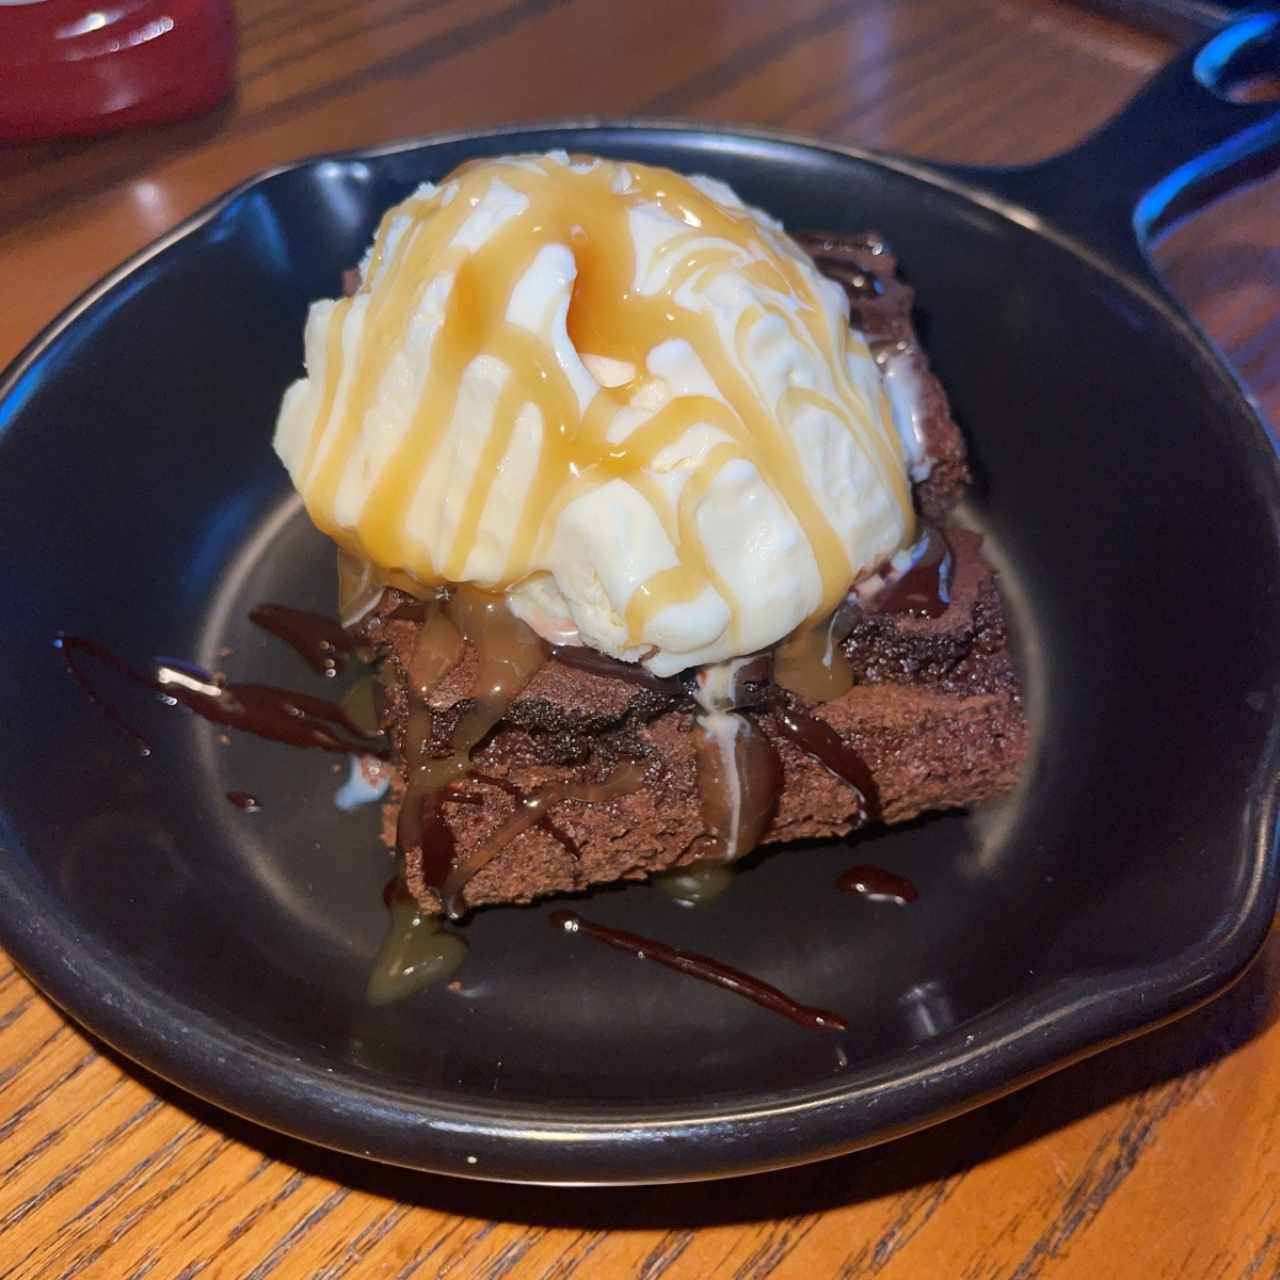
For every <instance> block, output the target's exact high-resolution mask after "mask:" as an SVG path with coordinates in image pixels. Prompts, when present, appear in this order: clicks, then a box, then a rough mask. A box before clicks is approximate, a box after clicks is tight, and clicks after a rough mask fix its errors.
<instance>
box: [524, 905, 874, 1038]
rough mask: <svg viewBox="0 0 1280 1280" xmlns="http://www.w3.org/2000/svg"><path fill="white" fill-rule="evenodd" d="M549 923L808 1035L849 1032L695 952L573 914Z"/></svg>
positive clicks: (840, 1022)
mask: <svg viewBox="0 0 1280 1280" xmlns="http://www.w3.org/2000/svg"><path fill="white" fill-rule="evenodd" d="M548 923H549V924H550V925H551V927H552V928H553V929H560V930H561V931H563V932H564V933H585V934H586V935H587V936H588V937H591V938H595V939H596V940H597V941H599V942H603V943H604V944H605V945H606V946H609V947H614V948H615V949H616V950H618V951H625V952H627V953H628V954H629V955H633V956H635V957H636V958H637V959H639V960H652V961H653V962H654V963H655V964H660V965H664V966H665V967H666V968H668V969H674V970H675V971H676V972H677V973H683V974H686V975H687V976H688V977H690V978H697V979H698V980H699V981H701V982H709V983H711V984H712V985H713V986H717V987H723V988H724V989H725V990H726V991H732V992H733V993H734V995H738V996H743V997H745V998H746V999H748V1000H752V1001H754V1002H755V1003H756V1004H758V1005H760V1006H761V1007H763V1008H765V1009H768V1010H769V1012H770V1013H777V1014H780V1015H781V1016H782V1017H784V1018H788V1019H790V1020H791V1021H792V1022H794V1023H797V1024H798V1025H800V1026H802V1027H805V1028H807V1029H808V1030H810V1031H847V1030H848V1029H849V1024H848V1023H847V1022H846V1021H845V1020H844V1019H843V1018H842V1017H841V1016H840V1015H839V1014H838V1013H831V1012H829V1011H828V1010H826V1009H815V1008H813V1007H811V1006H809V1005H804V1004H798V1003H797V1002H796V1001H795V1000H793V999H792V998H791V997H790V996H789V995H786V994H785V993H784V992H781V991H779V990H778V988H777V987H772V986H770V985H769V984H768V983H767V982H762V981H761V980H760V979H759V978H753V977H752V976H751V975H750V974H749V973H743V972H742V970H740V969H734V968H731V967H730V966H729V965H727V964H721V963H720V961H719V960H714V959H712V958H711V957H710V956H704V955H700V954H699V953H698V952H696V951H685V950H683V949H682V948H681V947H671V946H668V945H667V944H666V943H665V942H655V941H654V939H652V938H642V937H641V936H640V935H639V934H637V933H628V932H627V931H626V930H624V929H611V928H609V927H608V926H607V925H602V924H594V923H592V922H591V921H590V920H584V919H583V918H582V917H581V916H579V915H577V914H575V913H574V912H572V911H553V912H552V913H551V915H550V916H549V917H548Z"/></svg>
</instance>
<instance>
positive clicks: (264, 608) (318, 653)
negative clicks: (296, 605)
mask: <svg viewBox="0 0 1280 1280" xmlns="http://www.w3.org/2000/svg"><path fill="white" fill-rule="evenodd" d="M249 621H250V622H252V623H255V624H256V625H257V626H259V627H261V628H262V629H263V630H264V631H269V632H271V634H272V635H273V636H276V637H278V638H279V639H281V640H283V641H284V642H285V644H287V645H288V646H289V647H290V648H291V649H293V650H294V652H295V653H297V654H298V656H299V657H301V658H302V660H303V661H304V662H305V663H306V664H307V665H308V666H309V667H310V668H311V670H312V671H314V672H315V673H316V675H319V676H328V677H329V678H331V679H332V677H334V676H336V675H337V674H338V673H339V672H340V671H341V670H342V669H343V667H344V666H345V665H346V659H347V655H348V654H349V653H350V652H351V651H352V649H354V648H355V644H354V642H353V641H352V639H351V636H350V635H349V634H348V633H347V631H346V630H345V629H344V628H343V627H341V626H340V625H339V624H338V622H337V621H336V620H335V619H334V618H327V617H325V615H324V614H322V613H311V612H309V611H308V610H306V609H292V608H290V607H289V606H288V605H285V604H260V605H257V606H255V607H254V608H252V609H250V610H249Z"/></svg>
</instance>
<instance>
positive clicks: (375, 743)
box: [53, 632, 386, 758]
mask: <svg viewBox="0 0 1280 1280" xmlns="http://www.w3.org/2000/svg"><path fill="white" fill-rule="evenodd" d="M53 643H54V647H55V648H57V649H58V651H59V652H60V653H61V655H62V661H63V663H64V664H65V665H66V668H67V671H68V672H69V673H70V675H71V677H72V679H74V680H75V682H76V684H77V685H79V687H80V689H81V690H82V691H83V692H84V694H85V695H86V697H88V699H89V700H90V701H91V702H92V703H93V704H94V705H95V706H96V707H98V708H99V710H101V711H102V713H103V714H104V715H105V716H106V717H107V718H108V719H109V720H110V721H111V722H112V723H113V724H114V725H115V726H116V727H117V728H118V729H120V730H121V731H122V732H123V733H125V734H126V735H127V736H128V737H130V738H132V739H133V741H134V742H135V743H137V744H138V747H139V748H140V750H141V753H142V754H143V755H150V754H151V744H150V743H149V742H148V741H147V740H146V738H144V737H143V736H142V735H141V734H140V733H139V732H138V731H137V730H136V729H135V728H134V727H133V726H132V725H131V724H129V723H128V721H126V720H125V719H124V717H123V716H121V715H120V714H119V713H118V712H117V711H116V710H115V709H114V708H113V707H111V706H109V705H108V704H107V703H106V702H104V701H103V700H102V699H101V698H100V697H99V696H98V694H97V691H96V690H95V689H94V688H93V686H92V684H91V683H90V681H89V679H88V677H87V676H86V675H85V673H84V671H83V669H82V668H81V665H80V655H82V654H83V655H86V656H88V657H91V658H94V659H95V660H97V661H98V662H101V663H104V664H105V665H106V666H109V667H111V668H112V669H113V670H115V671H118V672H119V673H120V674H121V675H122V676H124V677H125V678H126V679H128V680H131V681H132V682H133V683H134V684H138V685H141V686H142V687H143V688H145V689H151V690H152V691H153V692H155V693H158V694H160V695H161V697H162V698H163V699H164V700H165V701H166V702H168V703H170V704H175V703H181V704H182V705H183V706H184V707H188V708H189V709H190V710H192V711H194V712H195V713H196V715H198V716H200V717H202V718H203V719H205V720H208V721H211V722H212V723H214V724H223V725H227V726H228V727H229V728H232V729H243V730H244V731H245V732H246V733H252V734H256V735H257V736H258V737H260V738H267V739H269V740H270V741H272V742H282V743H285V744H286V745H288V746H291V747H315V748H318V749H319V750H321V751H336V752H340V753H342V754H343V755H350V754H356V755H359V754H364V755H376V756H379V757H380V758H383V757H385V755H386V751H385V747H384V744H383V741H382V738H381V736H380V735H379V736H376V737H370V736H369V735H367V734H365V733H363V732H361V730H360V727H359V726H358V725H356V724H354V723H353V722H352V721H351V719H350V718H349V717H348V716H347V713H346V712H345V711H343V709H342V708H341V707H340V706H338V704H337V703H335V702H330V701H328V700H327V699H325V698H317V697H315V696H313V695H312V694H309V693H298V692H296V691H295V690H292V689H277V688H275V687H274V686H273V685H265V684H236V683H230V684H224V683H222V682H221V681H220V680H219V679H218V678H217V677H216V676H214V675H212V674H210V673H209V672H208V671H204V670H202V669H201V668H199V667H194V666H190V665H188V664H186V663H181V662H178V661H175V660H174V659H172V658H157V659H155V660H154V663H153V665H154V668H155V674H154V675H148V674H147V673H146V672H145V671H141V670H139V669H138V668H137V667H135V666H133V665H132V664H130V663H128V662H126V661H125V660H124V659H123V658H120V657H117V656H116V654H114V653H112V652H111V650H110V649H108V648H107V647H106V646H105V645H101V644H99V643H98V642H97V641H96V640H90V639H88V638H87V637H85V636H74V635H66V634H65V633H63V632H59V633H58V634H57V635H56V636H55V637H54V641H53Z"/></svg>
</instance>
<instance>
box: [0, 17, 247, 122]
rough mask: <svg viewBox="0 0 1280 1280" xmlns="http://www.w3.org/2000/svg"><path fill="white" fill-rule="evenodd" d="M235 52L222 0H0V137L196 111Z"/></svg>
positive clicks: (220, 91)
mask: <svg viewBox="0 0 1280 1280" xmlns="http://www.w3.org/2000/svg"><path fill="white" fill-rule="evenodd" d="M235 57H236V29H235V22H234V20H233V18H232V15H231V5H230V2H229V0H101V7H95V6H94V5H93V4H92V2H91V0H0V141H4V142H45V141H48V140H49V139H51V138H59V137H65V136H67V135H69V134H81V135H83V134H93V133H106V132H109V131H111V130H114V129H125V128H129V127H132V126H134V125H142V124H158V123H160V122H161V121H165V120H179V119H182V118H184V117H186V116H193V115H198V114H199V113H200V112H202V111H207V110H209V108H211V107H213V106H216V105H217V103H218V102H220V101H221V100H222V99H223V98H224V97H225V96H226V95H227V93H228V92H230V89H231V81H232V71H233V69H234V67H235Z"/></svg>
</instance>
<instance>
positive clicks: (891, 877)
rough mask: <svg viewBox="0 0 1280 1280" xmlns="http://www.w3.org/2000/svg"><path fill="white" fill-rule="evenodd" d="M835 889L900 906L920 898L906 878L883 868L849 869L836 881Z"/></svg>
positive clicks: (918, 891) (864, 867)
mask: <svg viewBox="0 0 1280 1280" xmlns="http://www.w3.org/2000/svg"><path fill="white" fill-rule="evenodd" d="M836 888H837V889H839V890H840V892H841V893H856V894H858V895H859V896H861V897H863V898H870V899H871V900H872V901H880V902H896V903H898V904H899V905H900V906H906V905H907V904H908V903H911V902H915V901H916V900H917V899H918V898H919V897H920V890H919V889H917V888H916V887H915V885H914V884H912V883H911V881H910V880H908V879H907V877H906V876H900V875H898V873H897V872H896V871H889V870H886V869H885V868H884V867H872V866H856V867H850V868H849V869H848V871H845V872H843V873H842V874H841V875H840V877H839V878H838V879H837V880H836Z"/></svg>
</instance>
